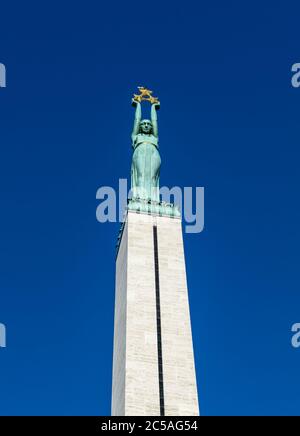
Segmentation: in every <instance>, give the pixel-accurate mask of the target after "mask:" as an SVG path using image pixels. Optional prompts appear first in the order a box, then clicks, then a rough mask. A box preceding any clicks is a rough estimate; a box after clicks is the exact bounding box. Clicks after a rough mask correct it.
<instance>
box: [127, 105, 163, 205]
mask: <svg viewBox="0 0 300 436" xmlns="http://www.w3.org/2000/svg"><path fill="white" fill-rule="evenodd" d="M133 104H134V106H136V110H135V120H134V125H133V132H132V135H131V138H132V148H133V156H132V165H131V189H132V197H133V199H134V198H139V199H143V200H148V201H151V200H152V201H155V202H158V201H159V173H160V164H161V160H160V155H159V151H158V128H157V110H158V109H159V102H158V101H154V102H152V104H151V121H150V120H142V110H141V103H140V101H136V100H133Z"/></svg>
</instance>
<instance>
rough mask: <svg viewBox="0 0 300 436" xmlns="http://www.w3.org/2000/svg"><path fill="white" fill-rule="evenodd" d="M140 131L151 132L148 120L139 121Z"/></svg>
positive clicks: (150, 124)
mask: <svg viewBox="0 0 300 436" xmlns="http://www.w3.org/2000/svg"><path fill="white" fill-rule="evenodd" d="M140 132H141V133H148V134H149V133H151V132H152V123H151V121H150V120H142V121H141V122H140Z"/></svg>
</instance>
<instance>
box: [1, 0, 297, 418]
mask: <svg viewBox="0 0 300 436" xmlns="http://www.w3.org/2000/svg"><path fill="white" fill-rule="evenodd" d="M297 3H298V5H297ZM299 13H300V6H299V2H296V1H291V2H288V3H287V2H285V3H282V4H280V5H279V4H278V2H277V3H276V2H271V1H265V2H261V1H258V0H254V1H251V2H247V3H245V2H240V1H227V2H223V1H216V2H198V1H197V2H196V1H195V2H190V1H185V2H174V1H172V2H156V1H154V2H147V3H142V2H129V3H128V2H118V3H107V2H105V3H103V2H81V4H79V3H76V2H75V3H74V2H64V3H62V2H50V3H49V4H45V3H41V2H36V3H33V2H23V3H19V4H18V5H15V4H11V3H9V2H5V3H4V4H2V5H1V28H0V62H2V63H4V64H6V67H7V88H6V89H0V125H1V136H0V140H1V158H0V189H1V214H0V241H1V243H0V292H1V293H0V322H2V323H5V324H6V326H7V345H8V346H7V348H6V349H0V376H1V395H0V414H23V415H26V414H50V415H51V414H59V415H67V414H70V415H76V414H92V415H97V414H101V415H105V414H109V413H110V392H111V366H112V338H113V306H114V262H115V248H114V246H115V242H116V237H117V233H118V229H119V225H118V224H99V223H98V222H97V221H96V218H95V211H96V207H97V204H98V202H97V201H96V198H95V194H96V190H97V188H99V187H100V186H102V185H109V186H117V184H118V179H119V178H125V177H129V169H130V160H131V149H130V133H131V127H132V119H133V110H132V108H131V106H130V99H131V94H132V92H133V91H134V90H135V88H136V86H137V85H146V86H149V87H150V88H152V89H154V90H155V93H156V94H158V96H159V97H160V99H161V102H162V108H161V111H160V113H159V123H160V147H161V156H162V169H161V182H162V184H164V185H169V186H173V185H179V186H204V187H205V194H206V196H205V231H204V232H203V233H200V234H197V235H193V234H192V235H191V234H190V235H185V237H184V240H185V250H186V262H187V272H188V283H189V295H190V304H191V316H192V326H193V336H194V347H195V359H196V369H197V378H198V388H199V396H200V406H201V409H202V414H203V415H213V414H223V415H227V414H299V411H300V400H299V398H300V395H299V392H300V378H299V368H300V349H294V348H292V347H291V344H290V340H291V332H290V329H291V325H292V324H293V323H295V322H300V295H299V289H300V277H299V260H300V259H299V246H300V231H299V222H300V205H299V189H300V174H299V166H300V151H299V145H300V144H299V138H300V134H299V108H300V88H298V89H294V88H292V87H291V85H290V79H291V73H290V69H291V65H292V64H293V63H295V62H300V51H299Z"/></svg>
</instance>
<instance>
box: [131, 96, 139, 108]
mask: <svg viewBox="0 0 300 436" xmlns="http://www.w3.org/2000/svg"><path fill="white" fill-rule="evenodd" d="M140 104H141V103H140V102H139V101H138V100H136V99H135V98H132V99H131V105H132V106H133V107H137V106H138V105H140Z"/></svg>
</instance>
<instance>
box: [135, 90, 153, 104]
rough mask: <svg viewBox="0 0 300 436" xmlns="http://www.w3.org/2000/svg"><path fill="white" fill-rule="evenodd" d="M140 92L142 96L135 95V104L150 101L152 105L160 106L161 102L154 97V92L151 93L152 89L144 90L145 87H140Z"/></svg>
mask: <svg viewBox="0 0 300 436" xmlns="http://www.w3.org/2000/svg"><path fill="white" fill-rule="evenodd" d="M138 90H139V91H140V94H139V95H138V94H133V99H132V101H133V102H141V101H143V100H144V101H149V102H150V103H151V104H155V103H157V104H159V100H158V98H157V97H153V96H152V93H153V91H150V89H147V88H144V86H138Z"/></svg>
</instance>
